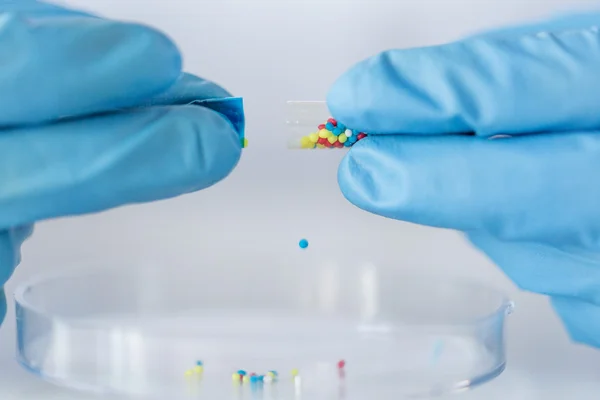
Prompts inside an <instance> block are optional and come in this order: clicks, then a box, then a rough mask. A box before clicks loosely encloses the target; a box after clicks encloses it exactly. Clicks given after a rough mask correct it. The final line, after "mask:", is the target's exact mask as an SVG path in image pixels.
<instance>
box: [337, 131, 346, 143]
mask: <svg viewBox="0 0 600 400" xmlns="http://www.w3.org/2000/svg"><path fill="white" fill-rule="evenodd" d="M346 140H348V136H346V135H345V134H343V133H342V134H341V135H340V136H338V141H339V142H340V143H344V142H346Z"/></svg>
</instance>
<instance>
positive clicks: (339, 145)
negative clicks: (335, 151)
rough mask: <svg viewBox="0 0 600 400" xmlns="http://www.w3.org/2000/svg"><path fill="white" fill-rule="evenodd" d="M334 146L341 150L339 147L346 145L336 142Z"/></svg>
mask: <svg viewBox="0 0 600 400" xmlns="http://www.w3.org/2000/svg"><path fill="white" fill-rule="evenodd" d="M333 145H334V146H335V147H338V148H339V147H344V144H343V143H340V142H335V143H334V144H333Z"/></svg>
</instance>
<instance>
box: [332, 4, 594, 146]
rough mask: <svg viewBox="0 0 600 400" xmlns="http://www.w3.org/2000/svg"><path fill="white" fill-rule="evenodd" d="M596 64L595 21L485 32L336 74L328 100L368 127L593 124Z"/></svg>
mask: <svg viewBox="0 0 600 400" xmlns="http://www.w3.org/2000/svg"><path fill="white" fill-rule="evenodd" d="M597 20H598V22H599V23H600V16H599V17H598V19H597ZM599 69H600V34H599V31H598V28H597V27H596V26H587V27H586V28H582V29H577V30H566V31H562V30H560V29H557V30H552V29H550V30H548V31H538V32H537V33H530V32H526V33H522V34H511V35H508V36H506V37H505V36H502V35H489V36H484V37H475V38H469V39H466V40H463V41H459V42H455V43H451V44H447V45H441V46H432V47H426V48H415V49H407V50H391V51H387V52H384V53H382V54H380V55H378V56H375V57H372V58H370V59H368V60H366V61H363V62H361V63H359V64H357V65H356V66H354V67H353V68H351V69H350V70H349V71H348V72H346V73H345V74H344V75H342V76H341V77H340V78H339V79H338V80H337V81H336V82H335V84H334V85H333V87H332V88H331V90H330V92H329V94H328V97H327V102H328V105H329V108H330V111H331V113H332V115H333V116H334V117H335V118H336V119H338V120H340V121H342V122H344V124H345V125H347V126H350V127H352V128H355V129H358V130H362V131H365V132H370V133H374V134H402V133H404V134H448V133H462V132H475V133H476V134H478V135H481V136H491V135H495V134H519V133H530V132H544V131H564V130H577V129H581V130H584V129H593V128H599V127H600V113H599V112H598V104H599V103H598V98H597V95H596V93H598V92H599V91H600V74H598V70H599Z"/></svg>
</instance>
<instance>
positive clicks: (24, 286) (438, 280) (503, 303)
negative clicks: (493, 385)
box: [13, 267, 515, 329]
mask: <svg viewBox="0 0 600 400" xmlns="http://www.w3.org/2000/svg"><path fill="white" fill-rule="evenodd" d="M138 272H139V273H142V272H144V269H143V268H132V269H130V270H128V271H125V272H124V271H123V270H121V269H119V268H115V267H112V268H94V269H90V270H87V271H81V270H79V269H78V270H76V271H73V270H68V269H63V270H61V271H57V272H54V273H46V274H40V275H36V276H34V277H31V278H29V279H26V280H24V281H23V282H22V283H21V284H19V285H18V286H17V287H16V288H15V290H14V292H13V298H14V301H15V303H16V305H18V306H19V307H21V308H23V309H25V310H27V311H28V312H32V313H35V314H38V315H40V316H43V317H45V318H47V319H50V320H52V321H53V322H56V323H60V324H64V325H71V326H72V327H79V328H84V327H90V328H91V327H93V328H95V329H97V328H98V325H102V324H99V323H98V324H97V323H95V322H94V321H91V320H86V321H85V322H82V321H80V320H79V319H78V318H71V317H65V316H61V315H57V313H56V312H51V311H47V310H44V309H43V308H42V307H41V305H40V304H35V303H34V302H31V301H29V300H28V299H27V298H26V297H27V292H28V290H30V289H32V288H35V287H36V285H39V284H43V283H44V282H49V281H52V280H56V279H65V278H74V277H77V276H79V277H92V276H97V275H98V274H102V275H113V274H121V275H122V274H136V273H138ZM397 277H402V278H403V281H404V282H406V281H407V280H413V281H417V282H423V281H424V280H427V281H428V282H430V283H435V284H440V285H442V284H443V285H452V286H453V287H455V288H456V287H461V288H464V289H465V290H468V289H469V288H471V289H476V290H483V291H485V292H486V293H488V294H490V295H493V296H495V298H497V304H498V305H497V306H496V307H495V308H494V309H491V308H490V310H489V311H487V312H485V313H484V314H483V315H481V316H478V317H473V318H469V319H468V320H465V321H463V322H462V323H461V322H455V323H453V324H452V325H454V326H461V325H473V324H479V323H483V322H485V321H487V320H490V319H493V318H495V317H497V316H498V315H505V316H506V315H510V314H512V313H513V312H514V309H515V303H514V301H512V300H511V299H510V297H509V296H508V295H507V294H506V293H504V292H503V291H502V290H499V289H498V288H496V287H494V286H493V285H490V284H487V283H483V282H480V281H477V280H475V279H472V278H465V277H462V276H445V277H443V278H442V277H441V276H440V275H433V274H428V273H421V272H419V273H415V272H400V273H398V274H397ZM17 320H18V316H17ZM17 322H18V321H17ZM439 325H440V324H434V323H421V324H419V323H416V324H414V326H421V327H433V326H439Z"/></svg>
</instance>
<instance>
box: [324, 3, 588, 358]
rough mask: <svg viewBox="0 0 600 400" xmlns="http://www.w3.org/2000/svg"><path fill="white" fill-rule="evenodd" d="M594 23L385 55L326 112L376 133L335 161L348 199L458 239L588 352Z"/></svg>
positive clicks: (345, 83) (360, 71) (350, 77)
mask: <svg viewBox="0 0 600 400" xmlns="http://www.w3.org/2000/svg"><path fill="white" fill-rule="evenodd" d="M596 24H600V15H599V14H587V15H572V16H568V17H565V18H560V19H556V20H552V21H548V22H543V23H541V24H533V25H529V26H524V27H516V28H510V29H503V30H499V31H495V32H490V33H486V34H483V35H479V36H475V37H471V38H467V39H465V40H462V41H459V42H456V43H451V44H447V45H441V46H434V47H427V48H415V49H408V50H395V51H389V52H385V53H383V54H380V55H378V56H375V57H373V58H370V59H368V60H366V61H364V62H362V63H359V64H358V65H356V66H354V67H353V68H352V69H350V70H349V71H348V72H347V73H346V74H344V75H343V76H342V77H341V78H340V79H339V80H338V81H337V82H336V83H335V84H334V86H333V88H332V89H331V91H330V93H329V95H328V104H329V107H330V109H331V111H332V114H333V116H334V117H335V118H336V119H338V120H339V121H341V122H343V123H344V124H346V125H347V126H350V127H352V128H357V129H360V130H363V131H365V132H373V133H377V134H380V135H374V136H371V137H368V138H366V139H364V140H362V141H361V142H359V143H358V144H357V145H355V146H354V147H353V148H352V149H351V150H350V152H349V153H348V154H347V156H346V157H345V158H344V160H343V162H342V164H341V166H340V169H339V174H338V180H339V184H340V187H341V190H342V192H343V193H344V195H345V196H346V198H347V199H349V200H350V201H351V202H352V203H354V204H355V205H357V206H358V207H360V208H362V209H365V210H367V211H370V212H373V213H376V214H380V215H383V216H385V217H389V218H394V219H399V220H404V221H409V222H413V223H418V224H423V225H429V226H434V227H443V228H451V229H456V230H460V231H464V232H466V233H467V235H468V238H469V239H470V240H471V242H472V243H473V244H474V245H475V246H476V247H478V248H479V249H481V250H482V251H483V252H485V253H486V254H487V255H488V256H489V257H490V258H491V259H492V260H493V261H494V262H495V263H496V264H498V265H499V266H500V267H501V268H502V269H503V270H504V271H505V272H506V274H507V275H508V276H509V277H510V278H512V280H513V281H514V282H516V284H518V285H519V286H520V287H521V288H523V289H525V290H529V291H533V292H537V293H542V294H546V295H549V296H551V302H552V305H553V307H554V308H555V310H556V311H557V313H558V314H559V316H560V317H561V318H562V320H563V321H564V324H565V326H566V328H567V330H568V332H569V333H570V335H571V337H572V338H573V339H574V340H575V341H577V342H582V343H586V344H589V345H592V346H596V347H600V178H599V176H600V175H599V172H598V171H600V95H599V93H600V33H599V30H598V27H597V26H596ZM463 132H475V136H468V135H459V134H460V133H463ZM497 134H511V135H514V136H513V137H512V138H509V139H498V140H488V139H489V138H490V137H491V136H493V135H497Z"/></svg>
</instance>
